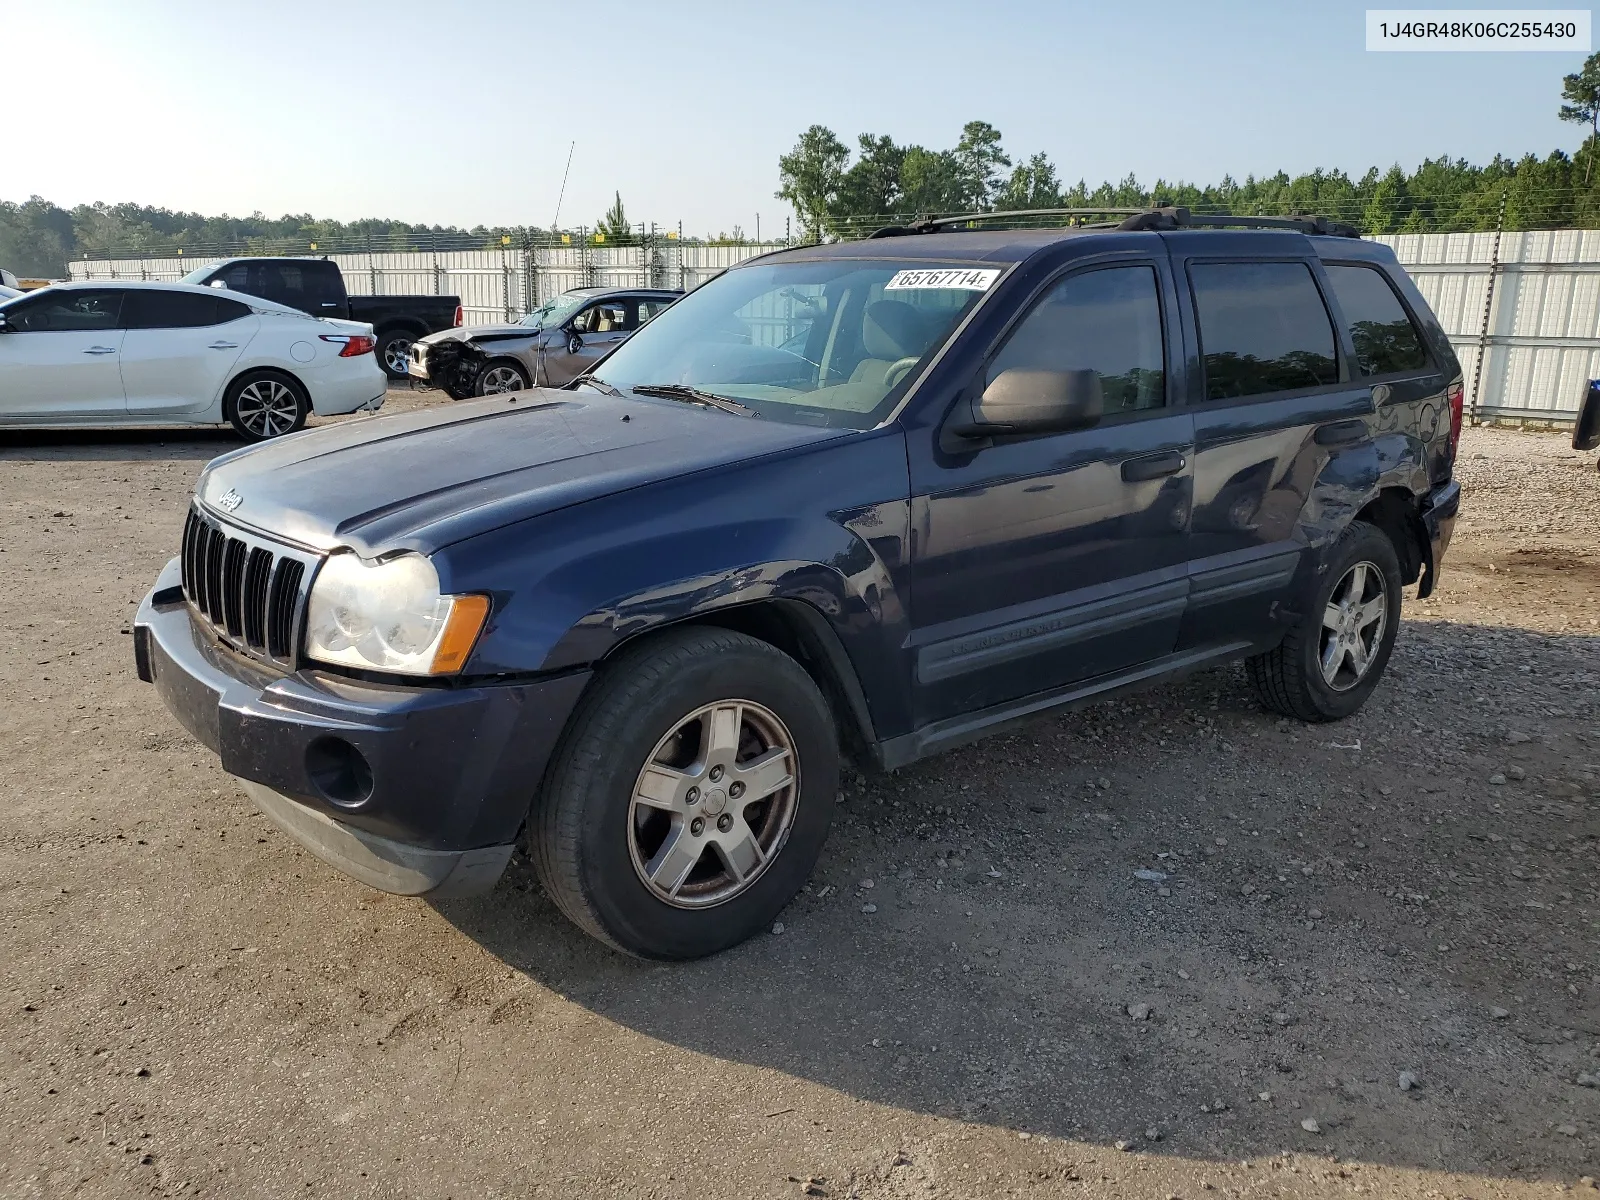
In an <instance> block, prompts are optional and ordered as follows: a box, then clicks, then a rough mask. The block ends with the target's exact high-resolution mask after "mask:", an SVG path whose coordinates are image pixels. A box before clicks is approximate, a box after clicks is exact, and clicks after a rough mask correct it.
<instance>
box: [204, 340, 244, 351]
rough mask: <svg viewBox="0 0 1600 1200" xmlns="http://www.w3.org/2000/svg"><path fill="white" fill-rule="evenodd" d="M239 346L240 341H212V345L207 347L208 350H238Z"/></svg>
mask: <svg viewBox="0 0 1600 1200" xmlns="http://www.w3.org/2000/svg"><path fill="white" fill-rule="evenodd" d="M238 348H239V343H238V342H212V343H211V345H209V346H207V347H206V349H207V350H237V349H238Z"/></svg>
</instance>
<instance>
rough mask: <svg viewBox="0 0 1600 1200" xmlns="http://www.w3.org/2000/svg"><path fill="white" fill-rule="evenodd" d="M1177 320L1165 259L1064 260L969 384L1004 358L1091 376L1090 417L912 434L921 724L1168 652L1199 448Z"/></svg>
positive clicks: (1180, 600) (1182, 587) (1178, 612)
mask: <svg viewBox="0 0 1600 1200" xmlns="http://www.w3.org/2000/svg"><path fill="white" fill-rule="evenodd" d="M1152 240H1154V239H1152ZM1152 248H1154V247H1152ZM1177 326H1178V317H1177V307H1176V303H1175V301H1174V298H1173V286H1172V278H1171V275H1170V274H1169V272H1168V269H1167V263H1166V261H1165V260H1164V259H1162V258H1160V257H1159V256H1157V255H1146V254H1128V255H1108V256H1104V257H1102V258H1100V259H1098V260H1096V261H1094V262H1091V263H1089V264H1085V265H1083V266H1076V267H1073V268H1069V269H1068V270H1067V271H1066V272H1065V273H1064V274H1062V275H1059V276H1057V277H1056V278H1055V279H1054V280H1053V281H1051V282H1050V283H1048V284H1046V285H1045V287H1044V289H1043V291H1042V292H1041V293H1040V294H1039V295H1038V296H1037V297H1036V298H1035V299H1034V300H1033V301H1031V302H1030V305H1029V307H1028V308H1027V310H1026V311H1025V313H1024V314H1023V315H1022V316H1021V317H1020V319H1019V320H1018V321H1017V322H1016V323H1015V324H1014V325H1013V326H1012V327H1011V329H1010V330H1009V331H1008V332H1007V333H1006V334H1005V335H1004V336H1003V338H1002V340H1001V344H1000V345H999V346H998V348H997V349H995V350H994V351H993V352H991V354H990V355H989V357H988V358H987V360H986V362H985V363H984V365H983V368H982V371H981V373H980V375H979V376H978V378H976V379H975V380H974V381H973V384H972V385H971V386H973V387H976V388H980V389H981V388H982V387H984V386H985V385H986V384H987V382H989V381H990V380H992V379H994V378H995V377H997V376H998V375H999V374H1000V372H1002V371H1004V370H1007V369H1009V368H1012V367H1021V368H1024V369H1027V368H1034V369H1040V368H1043V369H1050V370H1084V369H1088V370H1093V371H1095V372H1096V373H1098V374H1099V376H1100V380H1101V386H1102V388H1103V390H1104V395H1105V411H1104V415H1103V417H1102V419H1101V420H1100V422H1099V423H1098V424H1097V425H1095V426H1093V427H1092V428H1088V429H1080V430H1073V431H1070V432H1065V433H1053V434H1044V435H1038V436H1028V437H1008V438H996V439H994V441H993V444H991V445H987V446H982V447H979V448H976V449H974V450H971V451H966V452H960V453H950V452H948V451H947V450H945V449H943V448H942V447H941V446H940V445H939V444H938V443H937V437H938V435H937V433H936V432H935V433H934V435H933V437H934V439H935V444H934V445H933V446H930V447H928V448H927V452H925V453H924V452H919V451H918V449H917V447H916V443H913V444H912V445H911V451H912V456H911V489H912V497H911V503H912V527H913V561H912V580H911V601H912V602H911V612H912V617H913V626H914V628H913V633H912V641H913V645H914V647H915V652H916V654H915V695H916V708H917V719H918V722H919V724H928V723H930V722H937V721H941V720H948V719H953V718H957V717H962V716H966V715H968V714H971V713H974V712H975V711H977V710H981V709H985V708H990V707H993V706H996V705H1001V704H1005V703H1006V702H1008V701H1012V700H1017V699H1020V698H1021V697H1024V696H1029V695H1032V694H1034V693H1038V692H1045V691H1049V690H1051V689H1054V688H1058V687H1062V686H1064V685H1067V684H1071V683H1074V682H1076V681H1079V680H1085V679H1089V678H1091V677H1094V676H1097V675H1104V674H1109V673H1113V672H1117V671H1120V670H1123V669H1125V668H1128V667H1130V666H1134V665H1137V664H1139V663H1143V662H1146V661H1149V660H1152V659H1157V658H1160V657H1162V656H1164V655H1166V654H1169V653H1170V652H1171V651H1172V648H1173V645H1174V643H1175V641H1176V639H1177V633H1178V626H1179V622H1180V620H1181V618H1182V614H1183V608H1184V598H1185V595H1186V593H1187V590H1188V585H1187V580H1186V560H1187V558H1188V514H1189V500H1190V463H1189V460H1190V454H1191V449H1192V444H1193V433H1192V424H1191V421H1190V418H1189V415H1188V413H1187V412H1186V411H1185V410H1184V409H1182V408H1181V406H1180V405H1179V404H1178V400H1179V398H1180V397H1179V394H1178V391H1177V388H1176V387H1175V386H1172V383H1171V381H1172V378H1173V377H1172V374H1171V371H1170V365H1169V364H1171V363H1172V362H1174V361H1177V360H1178V357H1179V353H1180V351H1179V347H1181V344H1182V343H1181V341H1180V339H1179V336H1178V333H1177Z"/></svg>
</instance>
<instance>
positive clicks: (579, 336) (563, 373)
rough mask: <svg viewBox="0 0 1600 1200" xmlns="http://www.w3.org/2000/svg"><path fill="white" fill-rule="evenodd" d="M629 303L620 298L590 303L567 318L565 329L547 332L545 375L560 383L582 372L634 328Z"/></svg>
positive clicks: (553, 384)
mask: <svg viewBox="0 0 1600 1200" xmlns="http://www.w3.org/2000/svg"><path fill="white" fill-rule="evenodd" d="M628 307H629V306H628V303H627V301H625V300H621V299H611V300H602V301H600V302H599V303H597V304H591V305H589V307H587V308H585V309H584V310H583V311H581V312H580V313H578V315H577V316H575V317H573V318H572V320H570V321H568V322H567V325H566V328H565V329H556V330H552V331H551V332H550V333H548V334H546V335H545V343H546V349H545V357H544V366H545V370H544V375H545V381H546V383H547V384H549V385H550V386H551V387H560V386H561V385H562V384H564V383H569V382H571V381H572V380H574V379H576V378H577V377H578V376H579V375H582V374H583V373H584V372H585V371H587V370H588V369H589V368H590V367H592V366H594V364H595V363H597V362H599V361H600V359H602V358H604V357H605V356H606V355H607V354H610V353H611V350H612V348H613V347H614V346H616V344H617V343H618V342H622V341H626V340H627V338H628V334H629V333H631V332H632V329H631V328H630V327H629V320H628Z"/></svg>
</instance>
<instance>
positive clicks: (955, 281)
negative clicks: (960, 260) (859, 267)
mask: <svg viewBox="0 0 1600 1200" xmlns="http://www.w3.org/2000/svg"><path fill="white" fill-rule="evenodd" d="M999 278H1000V271H999V269H998V268H995V267H940V268H938V269H937V270H931V271H930V270H921V271H899V272H897V273H896V274H895V277H894V278H893V279H891V280H889V282H888V283H886V284H884V285H883V290H884V291H886V292H902V291H906V290H908V289H910V288H964V289H966V290H967V291H969V292H987V291H988V290H989V285H990V284H991V283H993V282H994V281H995V280H996V279H999Z"/></svg>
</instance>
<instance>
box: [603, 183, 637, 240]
mask: <svg viewBox="0 0 1600 1200" xmlns="http://www.w3.org/2000/svg"><path fill="white" fill-rule="evenodd" d="M615 196H616V199H615V200H613V201H612V203H611V207H610V208H608V209H606V215H605V216H603V217H601V218H600V219H599V220H598V221H596V222H595V226H594V231H595V233H597V234H599V235H600V236H601V237H602V238H604V240H605V243H606V245H608V246H630V245H632V244H633V226H632V225H631V224H630V223H629V221H628V210H627V209H625V208H623V207H622V193H621V192H617V193H615Z"/></svg>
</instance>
